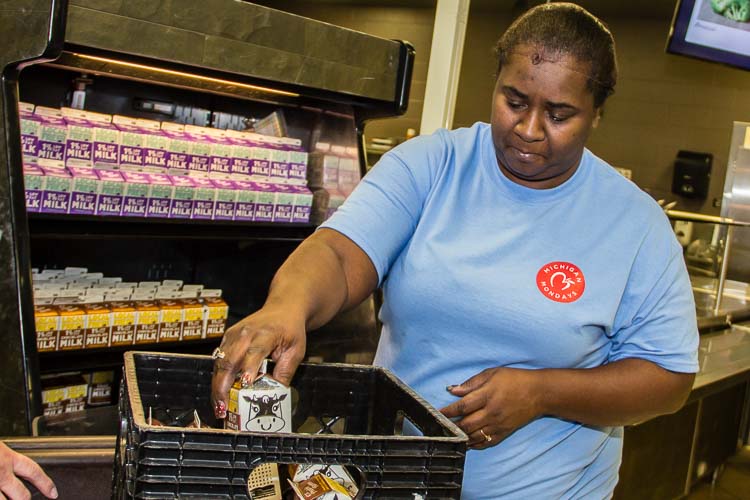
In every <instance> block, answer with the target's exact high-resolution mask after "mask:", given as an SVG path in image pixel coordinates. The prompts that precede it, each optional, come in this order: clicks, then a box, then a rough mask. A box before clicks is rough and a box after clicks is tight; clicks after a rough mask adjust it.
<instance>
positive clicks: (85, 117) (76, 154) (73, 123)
mask: <svg viewBox="0 0 750 500" xmlns="http://www.w3.org/2000/svg"><path fill="white" fill-rule="evenodd" d="M60 111H61V112H62V115H63V117H64V118H65V123H67V125H68V139H67V141H66V142H65V166H66V167H88V168H91V167H93V166H94V129H95V126H96V124H103V125H105V126H106V125H108V124H109V123H110V122H111V120H112V117H111V116H110V115H105V114H102V113H94V112H92V111H82V110H80V109H73V108H61V110H60Z"/></svg>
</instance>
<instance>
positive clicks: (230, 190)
mask: <svg viewBox="0 0 750 500" xmlns="http://www.w3.org/2000/svg"><path fill="white" fill-rule="evenodd" d="M211 183H212V184H213V185H214V188H216V204H215V205H214V220H234V213H235V209H236V206H237V192H238V190H237V186H236V184H235V183H234V182H233V181H229V180H226V179H213V180H211ZM251 219H252V215H251Z"/></svg>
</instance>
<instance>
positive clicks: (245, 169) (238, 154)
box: [227, 130, 253, 180]
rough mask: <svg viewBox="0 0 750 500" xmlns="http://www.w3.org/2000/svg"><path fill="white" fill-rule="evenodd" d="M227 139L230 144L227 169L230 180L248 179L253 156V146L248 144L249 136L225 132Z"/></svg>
mask: <svg viewBox="0 0 750 500" xmlns="http://www.w3.org/2000/svg"><path fill="white" fill-rule="evenodd" d="M227 137H228V138H229V140H230V141H231V143H232V147H231V156H232V161H231V164H230V168H229V177H230V178H231V179H237V180H242V179H249V177H250V162H251V159H252V156H253V144H252V142H250V134H247V133H244V132H237V131H235V130H227Z"/></svg>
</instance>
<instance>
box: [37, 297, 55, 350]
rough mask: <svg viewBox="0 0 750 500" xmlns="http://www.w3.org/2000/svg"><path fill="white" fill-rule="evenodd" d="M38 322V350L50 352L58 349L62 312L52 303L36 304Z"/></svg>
mask: <svg viewBox="0 0 750 500" xmlns="http://www.w3.org/2000/svg"><path fill="white" fill-rule="evenodd" d="M34 322H35V323H36V350H37V351H39V352H48V351H56V350H57V337H58V335H59V332H60V313H59V312H58V310H57V307H55V306H51V305H35V306H34Z"/></svg>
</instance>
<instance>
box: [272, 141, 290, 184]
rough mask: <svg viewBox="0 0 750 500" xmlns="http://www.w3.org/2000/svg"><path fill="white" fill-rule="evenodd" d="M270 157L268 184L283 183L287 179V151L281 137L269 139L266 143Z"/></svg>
mask: <svg viewBox="0 0 750 500" xmlns="http://www.w3.org/2000/svg"><path fill="white" fill-rule="evenodd" d="M268 145H269V146H270V148H271V150H270V156H271V172H270V179H269V182H284V181H285V180H286V179H288V178H289V151H287V149H286V145H285V143H284V138H283V137H270V138H269V141H268Z"/></svg>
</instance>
